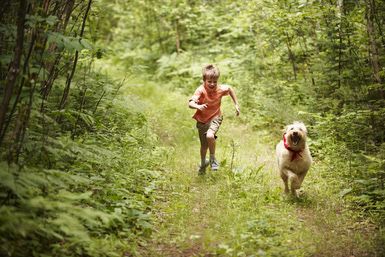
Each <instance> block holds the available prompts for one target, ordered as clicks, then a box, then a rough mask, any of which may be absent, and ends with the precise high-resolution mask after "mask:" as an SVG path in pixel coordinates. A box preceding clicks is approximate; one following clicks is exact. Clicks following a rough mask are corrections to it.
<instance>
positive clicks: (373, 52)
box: [365, 0, 381, 83]
mask: <svg viewBox="0 0 385 257" xmlns="http://www.w3.org/2000/svg"><path fill="white" fill-rule="evenodd" d="M373 12H374V10H373V5H372V1H371V0H366V13H365V17H366V30H367V33H368V39H369V60H370V63H371V65H372V72H373V78H374V81H375V82H377V83H381V77H380V74H379V72H380V70H381V66H380V62H379V58H378V48H377V45H376V35H375V30H374V26H373V25H374V24H373V23H374V22H373V21H374V15H373Z"/></svg>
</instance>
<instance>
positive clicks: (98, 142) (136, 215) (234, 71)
mask: <svg viewBox="0 0 385 257" xmlns="http://www.w3.org/2000/svg"><path fill="white" fill-rule="evenodd" d="M217 2H218V1H183V0H178V1H168V0H167V1H163V0H162V1H158V0H144V1H136V2H127V1H120V0H118V1H114V2H110V1H102V0H100V1H95V2H93V1H91V0H88V1H80V0H79V1H75V0H69V1H57V0H54V1H47V0H44V1H26V0H20V1H9V0H6V1H3V2H2V3H1V4H0V8H1V9H0V10H1V11H2V14H3V15H1V16H0V21H1V25H0V32H1V35H0V36H1V40H2V42H3V44H2V45H1V46H0V50H1V53H0V80H1V85H2V86H1V93H2V105H1V108H0V114H1V115H0V118H1V119H0V150H1V153H0V155H1V164H0V236H1V237H0V244H1V245H0V255H4V256H27V255H28V256H29V255H31V256H44V255H46V256H52V255H54V256H105V255H107V256H108V255H110V256H120V255H121V254H122V253H125V252H127V253H135V252H136V246H137V245H138V241H141V240H142V239H143V238H144V237H146V236H148V235H149V234H151V232H153V231H154V228H153V227H152V219H151V213H152V208H153V204H154V202H155V201H156V198H157V197H158V195H157V194H158V193H159V191H157V190H156V184H157V183H158V181H159V179H158V178H159V177H160V176H161V173H162V172H164V169H165V167H166V161H167V160H168V158H171V159H172V158H173V157H170V152H169V151H171V152H172V151H173V150H174V146H175V140H173V137H176V136H178V137H181V138H183V139H184V140H186V141H188V140H191V139H192V138H191V136H190V135H189V134H184V133H183V130H180V131H176V130H172V128H170V129H169V130H168V131H162V130H161V129H159V128H157V126H156V124H155V125H154V124H152V122H157V120H156V119H154V117H153V115H154V114H150V115H149V114H148V113H147V112H146V103H145V101H148V99H150V98H149V95H148V94H147V93H148V92H147V90H153V91H152V92H150V93H151V94H155V93H156V94H155V95H152V96H151V97H152V98H151V100H152V101H153V100H156V99H157V98H160V97H162V98H167V97H170V94H168V92H172V91H179V92H181V94H182V95H184V96H186V100H187V97H188V96H189V95H191V93H192V92H193V90H194V89H195V88H196V87H197V86H198V85H199V83H200V78H201V67H202V65H203V64H205V63H215V64H217V65H218V66H219V68H220V70H221V74H222V75H221V78H220V80H221V82H224V83H227V84H230V85H231V86H233V87H234V89H235V90H236V92H237V95H238V97H239V101H240V104H241V109H242V115H243V118H242V119H243V120H244V121H245V122H247V125H248V126H250V127H253V128H254V129H255V130H258V131H261V130H262V131H263V130H266V129H269V131H271V138H270V140H271V141H273V140H275V139H277V138H280V137H281V131H280V130H281V129H282V127H283V126H284V125H285V124H287V123H289V122H292V121H293V120H302V121H304V122H305V123H306V125H307V126H308V130H309V143H310V148H311V151H312V154H313V156H314V159H315V160H316V162H318V163H320V165H319V166H318V167H319V169H320V170H321V171H322V172H321V174H322V176H324V178H325V179H326V180H327V181H328V183H329V184H328V185H329V190H330V191H332V192H333V193H334V194H333V195H336V196H338V201H342V202H344V204H346V206H348V207H349V209H350V210H352V211H356V212H355V213H356V214H357V215H360V216H362V217H363V218H365V219H371V220H372V222H373V223H374V224H375V227H376V231H377V232H379V233H378V235H379V236H378V240H377V242H378V244H379V245H381V244H382V243H383V242H384V241H385V236H384V235H385V233H384V221H385V205H384V202H385V189H384V180H385V172H384V170H385V162H384V160H385V148H384V138H385V136H384V131H385V130H384V123H383V117H384V110H385V108H384V90H383V81H384V80H385V76H384V72H383V66H384V63H385V59H384V54H383V52H384V49H383V47H381V46H382V45H383V41H384V36H383V32H382V29H381V28H382V27H383V25H384V24H385V20H384V17H385V16H384V15H383V13H384V10H385V9H384V8H385V7H384V3H383V2H381V1H378V0H370V1H369V0H367V1H363V0H361V1H355V2H352V1H329V2H328V3H323V2H322V3H321V2H320V1H275V0H268V1H266V0H264V1H261V0H253V1H247V2H234V1H222V2H221V4H216V3H217ZM170 10H171V11H170ZM99 59H101V60H100V61H97V60H99ZM95 63H97V65H95ZM101 67H103V69H102V68H101ZM126 75H127V77H128V78H127V79H125V76H126ZM129 80H133V81H137V80H138V81H141V82H140V83H142V87H141V88H140V89H135V90H131V89H130V88H129V87H130V86H129V87H127V86H126V84H130V83H128V81H129ZM143 81H144V82H143ZM149 81H153V82H154V83H156V84H157V85H158V86H159V88H162V89H154V88H151V87H147V83H149ZM3 85H4V86H3ZM131 86H132V87H135V86H134V85H131ZM157 90H159V91H162V90H163V91H162V92H161V93H162V94H158V93H159V92H156V91H157ZM132 91H135V92H136V93H138V95H140V97H138V96H134V95H133V94H131V93H132ZM183 104H185V103H184V102H183ZM164 108H166V109H167V110H166V111H167V112H165V113H164V114H165V115H168V116H175V117H177V118H178V119H179V120H184V119H187V118H189V117H185V116H183V115H182V114H180V113H176V110H177V109H176V108H175V107H173V106H168V105H167V106H164ZM186 108H187V107H186ZM161 113H162V112H161ZM147 115H148V116H147ZM157 118H158V120H161V119H162V117H157ZM183 126H186V127H184V128H187V129H189V127H188V126H187V125H185V124H183ZM190 129H191V128H190ZM173 133H176V134H175V135H174V134H173ZM170 135H171V136H170ZM159 138H161V139H162V140H164V142H166V147H165V146H164V145H163V146H160V145H161V144H160V142H159ZM168 168H169V167H168ZM249 175H250V176H251V177H252V178H253V179H255V181H258V179H260V177H258V175H255V176H254V175H253V174H248V173H247V172H246V173H245V174H243V175H242V174H238V175H234V174H232V173H229V174H227V175H226V176H227V178H226V179H227V181H228V183H229V187H228V189H229V191H231V190H230V189H234V195H236V196H239V197H240V198H241V199H242V195H245V194H246V198H245V199H249V198H248V196H250V199H251V198H252V197H253V196H255V195H258V194H260V193H261V192H262V193H263V194H262V195H264V196H266V197H268V198H269V197H271V198H272V199H270V200H271V201H272V202H275V203H278V202H279V201H278V200H277V199H276V198H274V197H276V192H275V191H273V192H271V191H268V190H265V188H262V189H261V190H262V191H261V192H259V191H258V192H256V191H253V190H252V189H250V188H247V185H246V184H245V181H247V178H248V176H249ZM253 176H254V177H253ZM247 190H249V191H250V192H247V193H244V192H245V191H247ZM265 191H266V192H265ZM267 191H268V192H267ZM224 193H226V192H224ZM270 200H269V201H270ZM240 201H242V200H240ZM264 203H265V202H264V200H263V199H262V200H261V204H264ZM182 214H183V213H182ZM182 214H181V215H182ZM257 214H258V215H261V216H262V217H266V219H265V218H263V219H262V220H265V221H266V220H267V221H268V220H269V215H270V214H269V213H268V212H258V213H257ZM260 221H261V220H259V219H258V217H256V218H255V221H253V222H251V223H250V224H249V228H250V231H249V232H245V233H244V235H243V237H244V238H247V240H246V242H248V243H245V245H242V238H241V239H237V240H236V241H235V243H234V244H232V245H231V246H230V243H228V244H227V245H223V249H222V250H219V252H218V254H225V253H226V252H227V251H229V253H228V254H229V255H231V254H232V252H231V250H229V249H230V248H231V249H233V251H235V250H236V251H238V250H240V249H246V251H249V252H251V251H252V248H253V247H252V245H253V244H254V243H256V242H258V243H260V244H261V245H267V246H266V247H267V248H268V247H269V243H272V244H275V243H276V242H275V241H274V242H265V241H263V240H264V239H263V240H262V241H258V240H260V239H259V238H255V237H254V235H255V234H257V233H256V230H258V231H262V232H263V233H265V236H266V237H269V236H271V237H272V238H274V237H275V236H277V234H279V233H278V232H277V231H275V230H271V227H270V226H269V225H266V224H264V223H263V222H262V223H261V222H260ZM277 238H279V236H277ZM238 243H239V244H238ZM234 249H235V250H234ZM249 252H248V253H249Z"/></svg>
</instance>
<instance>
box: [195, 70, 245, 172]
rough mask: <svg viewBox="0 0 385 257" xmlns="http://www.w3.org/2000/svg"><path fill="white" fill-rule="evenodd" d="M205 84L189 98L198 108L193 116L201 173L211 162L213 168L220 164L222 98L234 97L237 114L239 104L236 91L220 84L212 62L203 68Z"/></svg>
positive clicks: (216, 168)
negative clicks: (218, 141)
mask: <svg viewBox="0 0 385 257" xmlns="http://www.w3.org/2000/svg"><path fill="white" fill-rule="evenodd" d="M202 75H203V85H201V86H199V87H198V88H197V89H196V90H195V93H194V95H193V96H192V97H191V99H190V100H189V107H190V108H192V109H196V110H197V111H196V112H195V114H194V116H193V118H194V119H196V121H197V125H196V126H197V128H198V133H199V140H200V142H201V149H200V154H201V165H200V167H199V174H204V173H205V171H206V167H207V166H208V165H209V164H210V166H211V169H212V170H218V168H219V164H218V161H217V160H216V159H215V138H216V135H215V134H216V133H217V131H218V129H219V127H220V125H221V123H222V119H223V117H222V113H221V108H220V107H221V99H222V97H223V96H225V95H230V96H231V98H232V99H233V102H234V105H235V110H236V114H237V116H238V115H239V112H240V110H239V105H238V101H237V97H236V95H235V93H234V91H233V90H232V89H231V88H230V87H229V86H226V85H218V84H217V83H218V78H219V75H220V74H219V70H218V68H217V67H215V66H214V65H212V64H209V65H206V66H205V67H204V68H203V70H202ZM207 149H209V151H210V160H209V161H206V153H207Z"/></svg>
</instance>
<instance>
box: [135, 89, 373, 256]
mask: <svg viewBox="0 0 385 257" xmlns="http://www.w3.org/2000/svg"><path fill="white" fill-rule="evenodd" d="M129 86H130V85H129ZM132 87H134V86H132ZM156 87H157V86H156V85H155V84H151V83H146V85H145V86H144V85H142V86H141V85H140V84H139V85H138V84H137V85H136V86H135V88H136V89H135V90H134V91H135V93H134V94H136V95H137V96H138V97H140V98H141V99H143V101H144V102H145V105H146V106H147V107H146V112H147V114H148V117H150V118H149V119H150V124H152V125H151V126H152V129H153V130H154V131H155V132H156V134H157V135H158V137H159V140H160V143H161V144H162V146H163V147H165V148H168V149H169V153H170V154H169V155H167V156H165V157H164V158H165V159H164V160H165V167H166V169H165V170H164V171H163V176H162V178H161V181H160V183H159V184H158V200H157V203H156V208H155V213H153V215H154V222H155V224H154V227H155V231H154V233H153V234H152V236H151V238H149V239H148V241H147V242H146V243H145V244H144V246H143V247H141V248H140V249H138V255H139V256H296V257H298V256H334V257H339V256H340V257H349V256H355V257H358V256H374V253H373V251H374V250H373V249H374V247H375V246H374V245H373V244H374V243H373V242H375V240H374V239H373V238H372V237H373V236H374V234H375V233H372V230H373V228H371V227H370V224H369V223H367V222H366V221H365V220H359V217H357V216H358V215H357V213H354V212H352V211H351V210H349V209H348V208H347V207H346V206H345V203H344V202H343V200H342V199H341V198H340V197H339V195H338V194H337V193H336V192H335V190H334V189H333V188H330V186H329V184H330V181H328V178H327V175H326V174H325V171H322V169H320V168H319V166H320V164H319V163H317V162H316V163H314V165H313V167H312V168H311V170H310V172H309V175H308V176H307V177H306V179H305V181H304V185H303V186H304V190H305V192H306V193H305V195H304V196H303V197H302V198H301V199H300V200H295V201H294V200H290V199H287V198H285V197H284V196H283V194H282V182H281V179H280V177H279V175H278V172H277V170H276V166H275V165H276V164H275V157H274V147H275V144H276V143H277V141H278V140H279V139H278V138H277V139H276V140H275V139H273V138H274V137H272V136H271V135H270V134H269V131H267V130H266V131H255V130H252V129H251V128H250V126H249V125H248V123H247V120H246V118H245V117H242V116H241V117H235V114H234V110H233V109H232V108H233V107H232V105H231V100H230V99H227V98H226V99H224V100H223V101H224V108H223V111H224V121H223V125H222V126H221V128H220V131H219V133H218V136H219V138H218V141H217V158H218V160H219V161H220V163H221V168H220V170H219V171H217V172H212V171H210V170H208V172H207V174H206V175H204V176H198V173H197V168H198V163H199V139H198V136H197V132H196V129H195V122H194V120H192V119H191V116H192V114H193V110H191V109H188V107H187V99H188V96H185V95H183V94H181V93H178V92H176V91H175V90H174V91H171V90H170V91H169V92H167V90H166V89H165V87H162V90H157V88H156ZM131 91H132V90H131ZM241 115H242V114H241ZM331 185H332V184H331Z"/></svg>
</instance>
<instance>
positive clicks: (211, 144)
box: [206, 116, 223, 170]
mask: <svg viewBox="0 0 385 257" xmlns="http://www.w3.org/2000/svg"><path fill="white" fill-rule="evenodd" d="M222 120H223V118H222V116H219V117H216V118H214V119H213V120H212V121H211V122H210V123H211V124H210V127H209V129H208V130H207V133H206V138H207V144H208V148H209V151H210V164H211V168H212V169H213V170H217V169H218V168H219V164H218V162H217V161H216V159H215V134H216V133H217V131H218V130H219V127H220V126H221V124H222Z"/></svg>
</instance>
